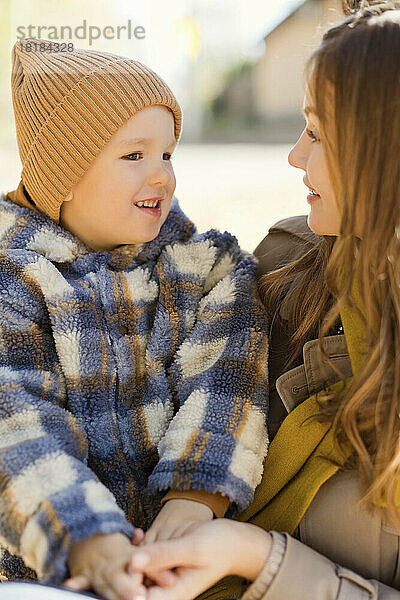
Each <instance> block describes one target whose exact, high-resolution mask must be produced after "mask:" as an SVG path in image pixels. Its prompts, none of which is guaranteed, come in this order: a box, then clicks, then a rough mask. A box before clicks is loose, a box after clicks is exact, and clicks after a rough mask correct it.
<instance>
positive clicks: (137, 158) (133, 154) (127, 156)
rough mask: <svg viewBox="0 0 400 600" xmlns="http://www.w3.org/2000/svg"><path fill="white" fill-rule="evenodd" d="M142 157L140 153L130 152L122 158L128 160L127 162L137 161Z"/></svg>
mask: <svg viewBox="0 0 400 600" xmlns="http://www.w3.org/2000/svg"><path fill="white" fill-rule="evenodd" d="M129 156H134V157H135V158H132V159H130V158H129ZM141 157H142V153H141V152H131V153H130V154H126V155H125V156H124V158H128V160H134V161H136V160H139V158H141Z"/></svg>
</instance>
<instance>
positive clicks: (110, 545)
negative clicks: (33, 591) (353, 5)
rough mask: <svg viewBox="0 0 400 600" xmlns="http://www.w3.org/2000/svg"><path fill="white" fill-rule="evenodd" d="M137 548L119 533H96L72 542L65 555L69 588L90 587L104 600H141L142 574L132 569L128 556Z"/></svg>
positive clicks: (144, 591) (144, 589)
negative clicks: (68, 574)
mask: <svg viewBox="0 0 400 600" xmlns="http://www.w3.org/2000/svg"><path fill="white" fill-rule="evenodd" d="M136 551H137V549H136V548H135V546H133V545H132V544H131V542H130V540H129V538H127V537H126V535H124V534H122V533H113V534H96V535H92V536H91V537H88V538H85V539H83V540H81V541H80V542H75V543H74V544H73V545H72V547H71V549H70V552H69V554H68V566H69V570H70V573H71V577H70V579H67V580H66V581H64V583H63V585H64V586H65V587H67V588H69V589H72V590H90V589H93V590H94V591H95V592H97V593H98V594H100V595H101V596H102V597H103V598H105V599H106V600H134V599H136V600H144V599H145V597H146V588H145V587H144V585H143V574H142V573H141V572H137V571H133V570H132V565H131V559H132V555H133V554H134V552H136Z"/></svg>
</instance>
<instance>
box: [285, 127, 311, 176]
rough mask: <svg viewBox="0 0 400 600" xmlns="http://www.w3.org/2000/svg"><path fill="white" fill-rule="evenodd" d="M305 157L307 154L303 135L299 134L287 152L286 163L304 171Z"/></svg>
mask: <svg viewBox="0 0 400 600" xmlns="http://www.w3.org/2000/svg"><path fill="white" fill-rule="evenodd" d="M307 157H308V154H307V152H306V148H305V144H304V143H303V135H301V136H300V137H299V139H298V140H297V142H296V144H295V145H294V146H293V148H292V149H291V151H290V152H289V154H288V163H289V165H291V166H292V167H296V168H297V169H303V171H305V170H306V166H307Z"/></svg>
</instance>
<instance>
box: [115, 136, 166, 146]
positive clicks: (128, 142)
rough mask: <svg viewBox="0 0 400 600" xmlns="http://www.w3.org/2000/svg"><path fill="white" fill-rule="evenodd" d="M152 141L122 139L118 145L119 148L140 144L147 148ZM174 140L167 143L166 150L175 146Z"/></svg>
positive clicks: (146, 139) (147, 139)
mask: <svg viewBox="0 0 400 600" xmlns="http://www.w3.org/2000/svg"><path fill="white" fill-rule="evenodd" d="M152 142H153V140H152V139H151V138H143V137H140V138H131V139H122V140H120V141H119V144H120V145H121V146H132V145H134V144H142V145H143V146H149V145H150V144H152ZM176 143H177V142H176V140H175V139H173V140H171V141H170V142H169V144H168V148H170V147H171V146H175V145H176Z"/></svg>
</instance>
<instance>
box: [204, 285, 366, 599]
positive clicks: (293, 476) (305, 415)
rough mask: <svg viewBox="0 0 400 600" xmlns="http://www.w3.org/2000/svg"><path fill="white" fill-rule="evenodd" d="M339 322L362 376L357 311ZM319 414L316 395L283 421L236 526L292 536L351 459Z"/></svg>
mask: <svg viewBox="0 0 400 600" xmlns="http://www.w3.org/2000/svg"><path fill="white" fill-rule="evenodd" d="M352 293H353V296H354V299H355V302H356V304H357V306H358V307H359V308H360V309H361V311H362V304H361V300H360V296H359V293H358V289H357V287H356V285H353V291H352ZM340 316H341V320H342V325H343V330H344V334H345V337H346V342H347V347H348V351H349V356H350V361H351V366H352V371H353V376H354V375H356V374H357V373H359V371H360V370H361V368H362V366H363V363H364V359H365V354H366V345H365V340H364V336H365V330H364V327H363V325H362V322H361V319H360V318H359V317H358V315H357V314H356V312H355V311H354V310H351V309H350V308H348V307H345V308H343V309H342V310H341V312H340ZM352 381H353V377H347V378H346V379H344V380H342V381H339V382H337V383H335V384H333V385H331V386H329V387H328V388H327V389H328V390H335V391H337V392H342V393H345V392H346V391H347V390H348V388H349V387H350V385H351V383H352ZM319 411H320V407H319V405H318V403H317V394H314V395H312V396H310V397H309V398H307V399H306V400H305V401H304V402H302V403H301V404H300V405H299V406H297V407H296V408H295V409H294V410H293V411H291V412H290V413H289V415H288V416H287V417H286V418H285V420H284V421H283V423H282V425H281V427H280V428H279V430H278V432H277V434H276V436H275V438H274V439H273V440H272V442H271V445H270V447H269V450H268V454H267V456H266V459H265V461H264V472H263V477H262V481H261V483H260V484H259V486H258V487H257V489H256V491H255V494H254V500H253V502H252V504H251V505H250V507H249V508H248V509H247V510H246V512H245V513H243V514H242V515H240V516H239V517H238V518H237V520H238V521H246V522H248V523H253V524H254V525H258V526H259V527H262V528H263V529H264V530H266V531H269V530H276V531H287V532H288V533H290V534H292V533H293V532H294V530H295V529H296V527H297V525H298V524H299V523H300V521H301V519H302V517H303V516H304V514H305V512H306V510H307V508H308V507H309V506H310V504H311V502H312V500H313V498H314V497H315V495H316V494H317V492H318V490H319V489H320V487H321V486H322V485H323V484H324V483H325V482H326V481H327V480H328V479H329V478H330V477H332V476H333V475H334V474H335V473H336V472H337V471H338V470H339V469H340V467H341V466H342V465H343V464H344V462H345V461H346V460H347V459H348V457H349V455H350V452H351V451H350V449H349V448H347V450H346V449H345V450H343V449H342V451H339V448H338V446H337V444H336V443H335V438H334V435H333V431H332V427H331V425H330V424H329V423H319V422H318V421H317V420H315V419H313V418H312V417H315V416H316V415H318V413H319ZM242 583H243V579H242V578H240V577H236V576H229V577H226V578H224V579H222V580H221V581H219V582H218V583H217V584H216V585H215V586H213V587H212V588H210V589H208V590H207V591H206V592H204V593H203V594H202V595H201V596H199V597H198V600H200V599H201V600H211V598H213V599H215V600H220V599H223V598H231V597H232V596H233V595H234V594H235V593H236V592H237V591H238V590H239V589H240V587H241V584H242Z"/></svg>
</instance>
